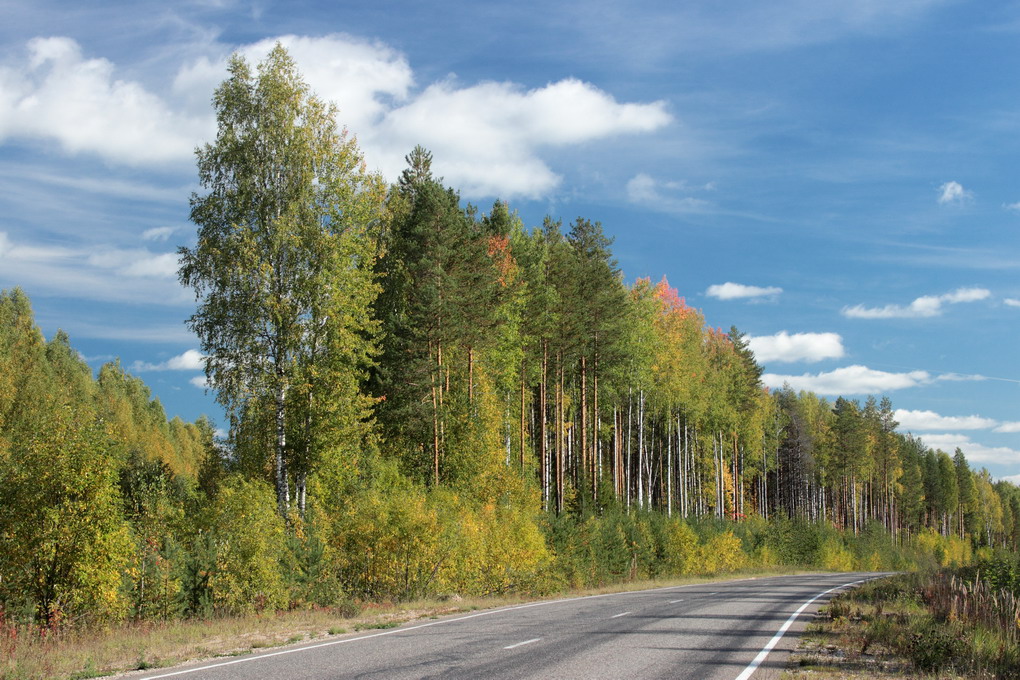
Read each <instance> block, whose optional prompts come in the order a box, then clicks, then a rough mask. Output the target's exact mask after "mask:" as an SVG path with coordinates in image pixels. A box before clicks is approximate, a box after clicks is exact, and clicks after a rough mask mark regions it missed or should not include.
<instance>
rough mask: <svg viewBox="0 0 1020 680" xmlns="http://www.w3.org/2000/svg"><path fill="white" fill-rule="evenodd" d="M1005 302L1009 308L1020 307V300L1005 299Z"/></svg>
mask: <svg viewBox="0 0 1020 680" xmlns="http://www.w3.org/2000/svg"><path fill="white" fill-rule="evenodd" d="M1003 302H1004V303H1006V306H1007V307H1020V300H1017V299H1015V298H1005V299H1004V300H1003Z"/></svg>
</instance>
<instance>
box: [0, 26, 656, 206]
mask: <svg viewBox="0 0 1020 680" xmlns="http://www.w3.org/2000/svg"><path fill="white" fill-rule="evenodd" d="M277 41H280V42H281V43H283V44H284V45H285V46H286V47H287V48H288V50H289V51H290V53H291V55H292V56H293V57H294V59H295V61H296V62H297V64H298V68H299V69H300V70H301V72H302V74H303V76H304V77H305V80H306V81H307V82H308V83H309V85H310V87H311V88H312V90H313V91H315V92H316V93H317V94H318V95H319V96H320V97H322V98H323V99H325V100H327V101H335V102H336V103H337V104H338V106H339V108H340V116H339V118H340V120H341V121H342V122H344V123H345V124H346V125H347V126H348V127H350V128H351V130H353V131H354V132H355V133H356V134H357V135H358V140H359V143H360V144H361V147H362V149H363V151H364V152H365V155H366V159H367V160H368V162H369V165H370V166H372V167H376V168H379V169H380V170H381V171H382V172H383V173H384V174H385V175H386V176H387V177H388V178H389V179H391V180H394V179H396V177H397V176H398V174H399V172H400V170H402V169H403V165H404V160H403V159H404V156H405V154H407V153H408V152H409V151H410V150H411V148H412V147H413V146H414V145H415V144H422V145H424V146H426V147H428V148H429V149H430V150H431V151H432V152H433V153H434V155H435V159H436V160H435V168H434V169H435V171H436V174H437V175H439V176H443V177H444V178H445V179H446V181H447V182H449V183H451V184H453V185H454V186H457V187H458V188H459V189H460V190H461V191H462V192H463V193H464V194H465V195H466V196H492V195H499V196H501V197H504V198H511V197H514V196H526V197H539V196H542V195H545V194H548V193H549V192H550V191H551V190H553V189H554V188H555V187H556V186H557V185H558V184H559V182H560V176H559V175H558V174H557V173H556V172H555V171H554V170H553V169H552V168H550V167H549V165H548V164H547V162H546V160H545V159H544V158H543V152H544V151H545V150H547V149H550V148H555V147H563V146H571V145H578V144H583V143H587V142H592V141H595V140H599V139H605V138H609V137H613V136H617V135H622V134H642V133H649V132H653V131H655V130H658V129H660V128H662V127H663V126H665V125H667V124H668V123H670V122H671V121H672V115H671V114H670V113H669V112H668V111H667V109H666V104H665V103H664V102H662V101H656V102H647V103H630V102H618V101H617V100H616V99H615V98H614V97H613V96H612V95H611V94H609V93H607V92H604V91H603V90H601V89H599V88H598V87H596V86H595V85H593V84H591V83H587V82H583V81H581V80H578V79H576V78H564V79H561V80H558V81H555V82H550V83H548V84H546V85H545V86H543V87H537V88H533V89H526V88H524V87H521V86H520V85H518V84H516V83H512V82H481V83H475V84H467V85H462V84H461V83H459V82H458V81H457V80H456V78H455V77H452V76H451V77H449V78H447V79H445V80H442V81H439V82H435V83H431V84H427V85H426V86H425V87H424V88H419V87H416V83H415V77H414V72H413V70H412V68H411V66H410V64H408V62H407V59H406V57H405V56H404V55H403V54H401V53H400V52H398V51H396V50H394V49H393V48H391V47H389V46H387V45H385V44H383V43H381V42H378V41H367V40H363V39H360V38H356V37H352V36H349V35H343V34H333V35H327V36H323V37H302V36H294V35H287V36H282V37H279V38H270V39H266V40H262V41H259V42H257V43H253V44H249V45H244V46H241V47H240V48H239V49H238V51H239V52H240V54H242V55H244V56H245V57H246V58H247V59H248V61H249V62H251V63H256V62H258V61H260V60H262V59H263V58H264V57H265V55H266V54H267V53H268V52H269V50H270V49H272V46H273V45H274V44H275V43H276V42H277ZM217 49H218V50H219V53H217V54H209V55H206V56H203V57H200V58H198V59H195V60H192V61H191V62H189V63H187V64H183V65H182V66H181V67H180V69H179V70H178V72H177V74H176V77H175V78H174V81H173V85H172V87H171V88H170V89H169V90H168V91H165V92H159V93H154V92H152V91H150V90H148V89H146V88H145V87H143V86H142V85H141V84H140V83H137V82H133V81H129V80H124V79H121V78H118V75H117V69H116V66H115V65H114V64H113V63H112V62H110V61H108V60H106V59H102V58H88V57H86V56H84V55H83V54H82V51H81V48H80V46H79V45H78V44H77V43H76V42H75V41H74V40H72V39H70V38H66V37H57V38H36V39H34V40H31V41H30V42H29V43H28V46H27V50H26V54H25V55H23V58H22V59H20V60H18V61H14V62H10V63H7V64H6V65H2V66H0V142H2V141H3V140H5V139H9V138H30V139H44V140H49V141H55V142H57V143H58V144H59V146H60V147H61V148H62V149H63V150H64V151H65V152H67V153H71V154H75V153H86V152H87V153H93V154H97V155H99V156H100V157H102V158H104V159H106V160H109V161H113V162H116V163H126V164H132V165H143V164H148V165H159V164H163V163H166V162H176V161H180V162H191V161H192V151H193V149H194V147H195V146H196V144H198V143H200V142H202V141H207V140H210V139H211V138H212V137H213V136H214V134H215V121H214V119H213V115H212V111H210V110H209V104H208V102H209V97H210V95H211V93H212V91H213V89H214V88H215V87H216V86H217V85H218V84H219V83H220V82H221V81H222V80H223V79H224V78H225V76H226V63H227V59H228V57H229V52H230V51H231V50H230V49H229V48H227V47H226V46H219V47H218V48H217Z"/></svg>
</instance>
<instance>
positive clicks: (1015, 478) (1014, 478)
mask: <svg viewBox="0 0 1020 680" xmlns="http://www.w3.org/2000/svg"><path fill="white" fill-rule="evenodd" d="M999 480H1001V481H1003V482H1009V483H1010V484H1013V485H1014V486H1020V475H1007V476H1005V477H999Z"/></svg>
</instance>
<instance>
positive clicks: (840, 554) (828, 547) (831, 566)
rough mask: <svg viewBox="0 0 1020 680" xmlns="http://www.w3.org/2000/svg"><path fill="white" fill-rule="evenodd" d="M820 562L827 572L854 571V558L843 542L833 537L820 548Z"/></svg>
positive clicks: (826, 540)
mask: <svg viewBox="0 0 1020 680" xmlns="http://www.w3.org/2000/svg"><path fill="white" fill-rule="evenodd" d="M818 562H819V565H820V566H821V567H822V569H825V570H826V571H853V568H854V556H853V553H851V552H850V551H849V550H847V548H846V546H845V545H843V542H842V541H841V540H839V539H838V538H836V537H834V536H831V537H829V538H826V539H825V540H824V541H823V542H822V545H821V546H820V547H819V548H818Z"/></svg>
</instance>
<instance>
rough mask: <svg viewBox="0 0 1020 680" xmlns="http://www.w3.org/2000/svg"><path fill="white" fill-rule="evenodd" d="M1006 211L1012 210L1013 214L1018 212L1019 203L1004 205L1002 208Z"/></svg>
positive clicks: (1019, 208)
mask: <svg viewBox="0 0 1020 680" xmlns="http://www.w3.org/2000/svg"><path fill="white" fill-rule="evenodd" d="M1002 207H1003V208H1005V209H1006V210H1012V211H1013V212H1020V201H1017V202H1016V203H1006V204H1004V205H1003V206H1002Z"/></svg>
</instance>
